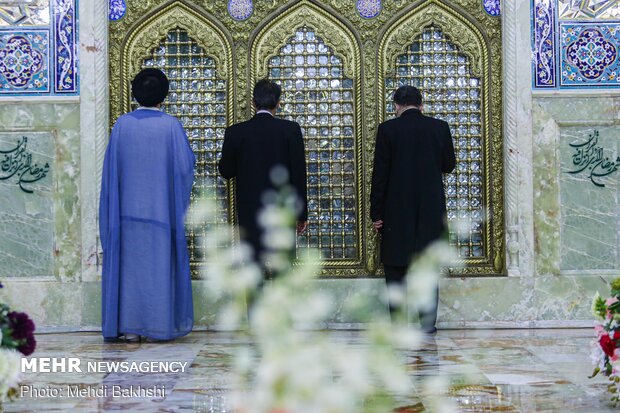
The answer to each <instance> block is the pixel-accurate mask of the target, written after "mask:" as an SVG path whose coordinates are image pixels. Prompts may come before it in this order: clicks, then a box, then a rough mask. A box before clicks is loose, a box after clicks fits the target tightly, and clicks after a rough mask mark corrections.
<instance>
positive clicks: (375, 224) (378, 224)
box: [372, 219, 383, 232]
mask: <svg viewBox="0 0 620 413" xmlns="http://www.w3.org/2000/svg"><path fill="white" fill-rule="evenodd" d="M372 226H373V227H375V231H377V232H379V231H381V228H383V220H381V219H380V220H379V221H375V222H373V223H372Z"/></svg>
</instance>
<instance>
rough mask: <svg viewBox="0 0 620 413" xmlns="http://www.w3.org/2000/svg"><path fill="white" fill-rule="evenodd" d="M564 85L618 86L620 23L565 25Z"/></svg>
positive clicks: (562, 84) (562, 26)
mask: <svg viewBox="0 0 620 413" xmlns="http://www.w3.org/2000/svg"><path fill="white" fill-rule="evenodd" d="M560 38H561V48H562V55H561V57H562V59H561V69H562V72H561V86H571V87H580V86H581V87H583V86H618V85H620V82H619V80H618V74H619V73H620V63H619V62H618V55H619V53H618V45H619V44H620V23H603V22H593V23H562V24H561V25H560Z"/></svg>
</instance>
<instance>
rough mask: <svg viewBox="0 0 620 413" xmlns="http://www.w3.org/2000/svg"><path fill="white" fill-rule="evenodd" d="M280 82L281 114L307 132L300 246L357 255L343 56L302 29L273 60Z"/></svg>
mask: <svg viewBox="0 0 620 413" xmlns="http://www.w3.org/2000/svg"><path fill="white" fill-rule="evenodd" d="M269 76H270V78H271V79H272V80H274V81H275V82H277V83H279V84H280V85H282V90H283V93H282V102H283V105H282V113H283V115H284V116H285V117H286V118H287V119H289V120H294V121H296V122H298V123H299V124H300V125H301V127H302V130H303V133H304V141H305V147H306V161H307V169H308V212H309V216H308V230H307V233H306V234H304V235H302V236H300V237H298V241H297V243H298V254H299V252H300V248H301V249H303V248H307V247H312V248H318V249H319V250H320V252H321V255H322V258H323V259H326V260H330V259H333V260H337V259H357V258H358V254H359V249H358V245H357V241H356V240H357V225H356V224H357V220H358V217H357V209H356V181H355V176H356V175H355V170H356V167H355V153H354V152H355V145H354V137H355V130H354V116H353V113H354V112H353V110H354V103H353V81H352V80H351V79H347V78H345V76H344V67H343V63H342V59H341V58H339V57H338V56H336V55H335V54H334V52H333V51H332V50H331V48H329V47H328V46H326V45H325V43H324V42H323V41H322V40H321V39H320V38H319V37H317V36H316V34H315V32H314V31H313V30H312V29H311V28H309V27H306V26H304V27H301V28H299V29H298V30H297V32H296V33H295V36H293V37H291V39H290V40H289V42H288V43H287V44H286V45H285V46H284V47H282V49H280V53H279V54H278V55H277V56H275V57H273V58H271V59H270V60H269Z"/></svg>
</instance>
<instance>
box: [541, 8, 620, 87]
mask: <svg viewBox="0 0 620 413" xmlns="http://www.w3.org/2000/svg"><path fill="white" fill-rule="evenodd" d="M619 46H620V2H619V1H618V0H578V1H577V0H532V69H533V87H534V89H569V88H573V89H576V88H614V87H618V86H620V80H619V79H618V74H619V71H620V63H619V61H618V57H619V55H620V50H619Z"/></svg>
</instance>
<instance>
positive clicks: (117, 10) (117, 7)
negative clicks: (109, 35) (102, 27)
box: [109, 0, 127, 21]
mask: <svg viewBox="0 0 620 413" xmlns="http://www.w3.org/2000/svg"><path fill="white" fill-rule="evenodd" d="M109 10H110V13H109V19H110V20H111V21H116V20H120V19H122V18H123V16H125V13H127V4H126V3H125V0H110V7H109Z"/></svg>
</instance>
